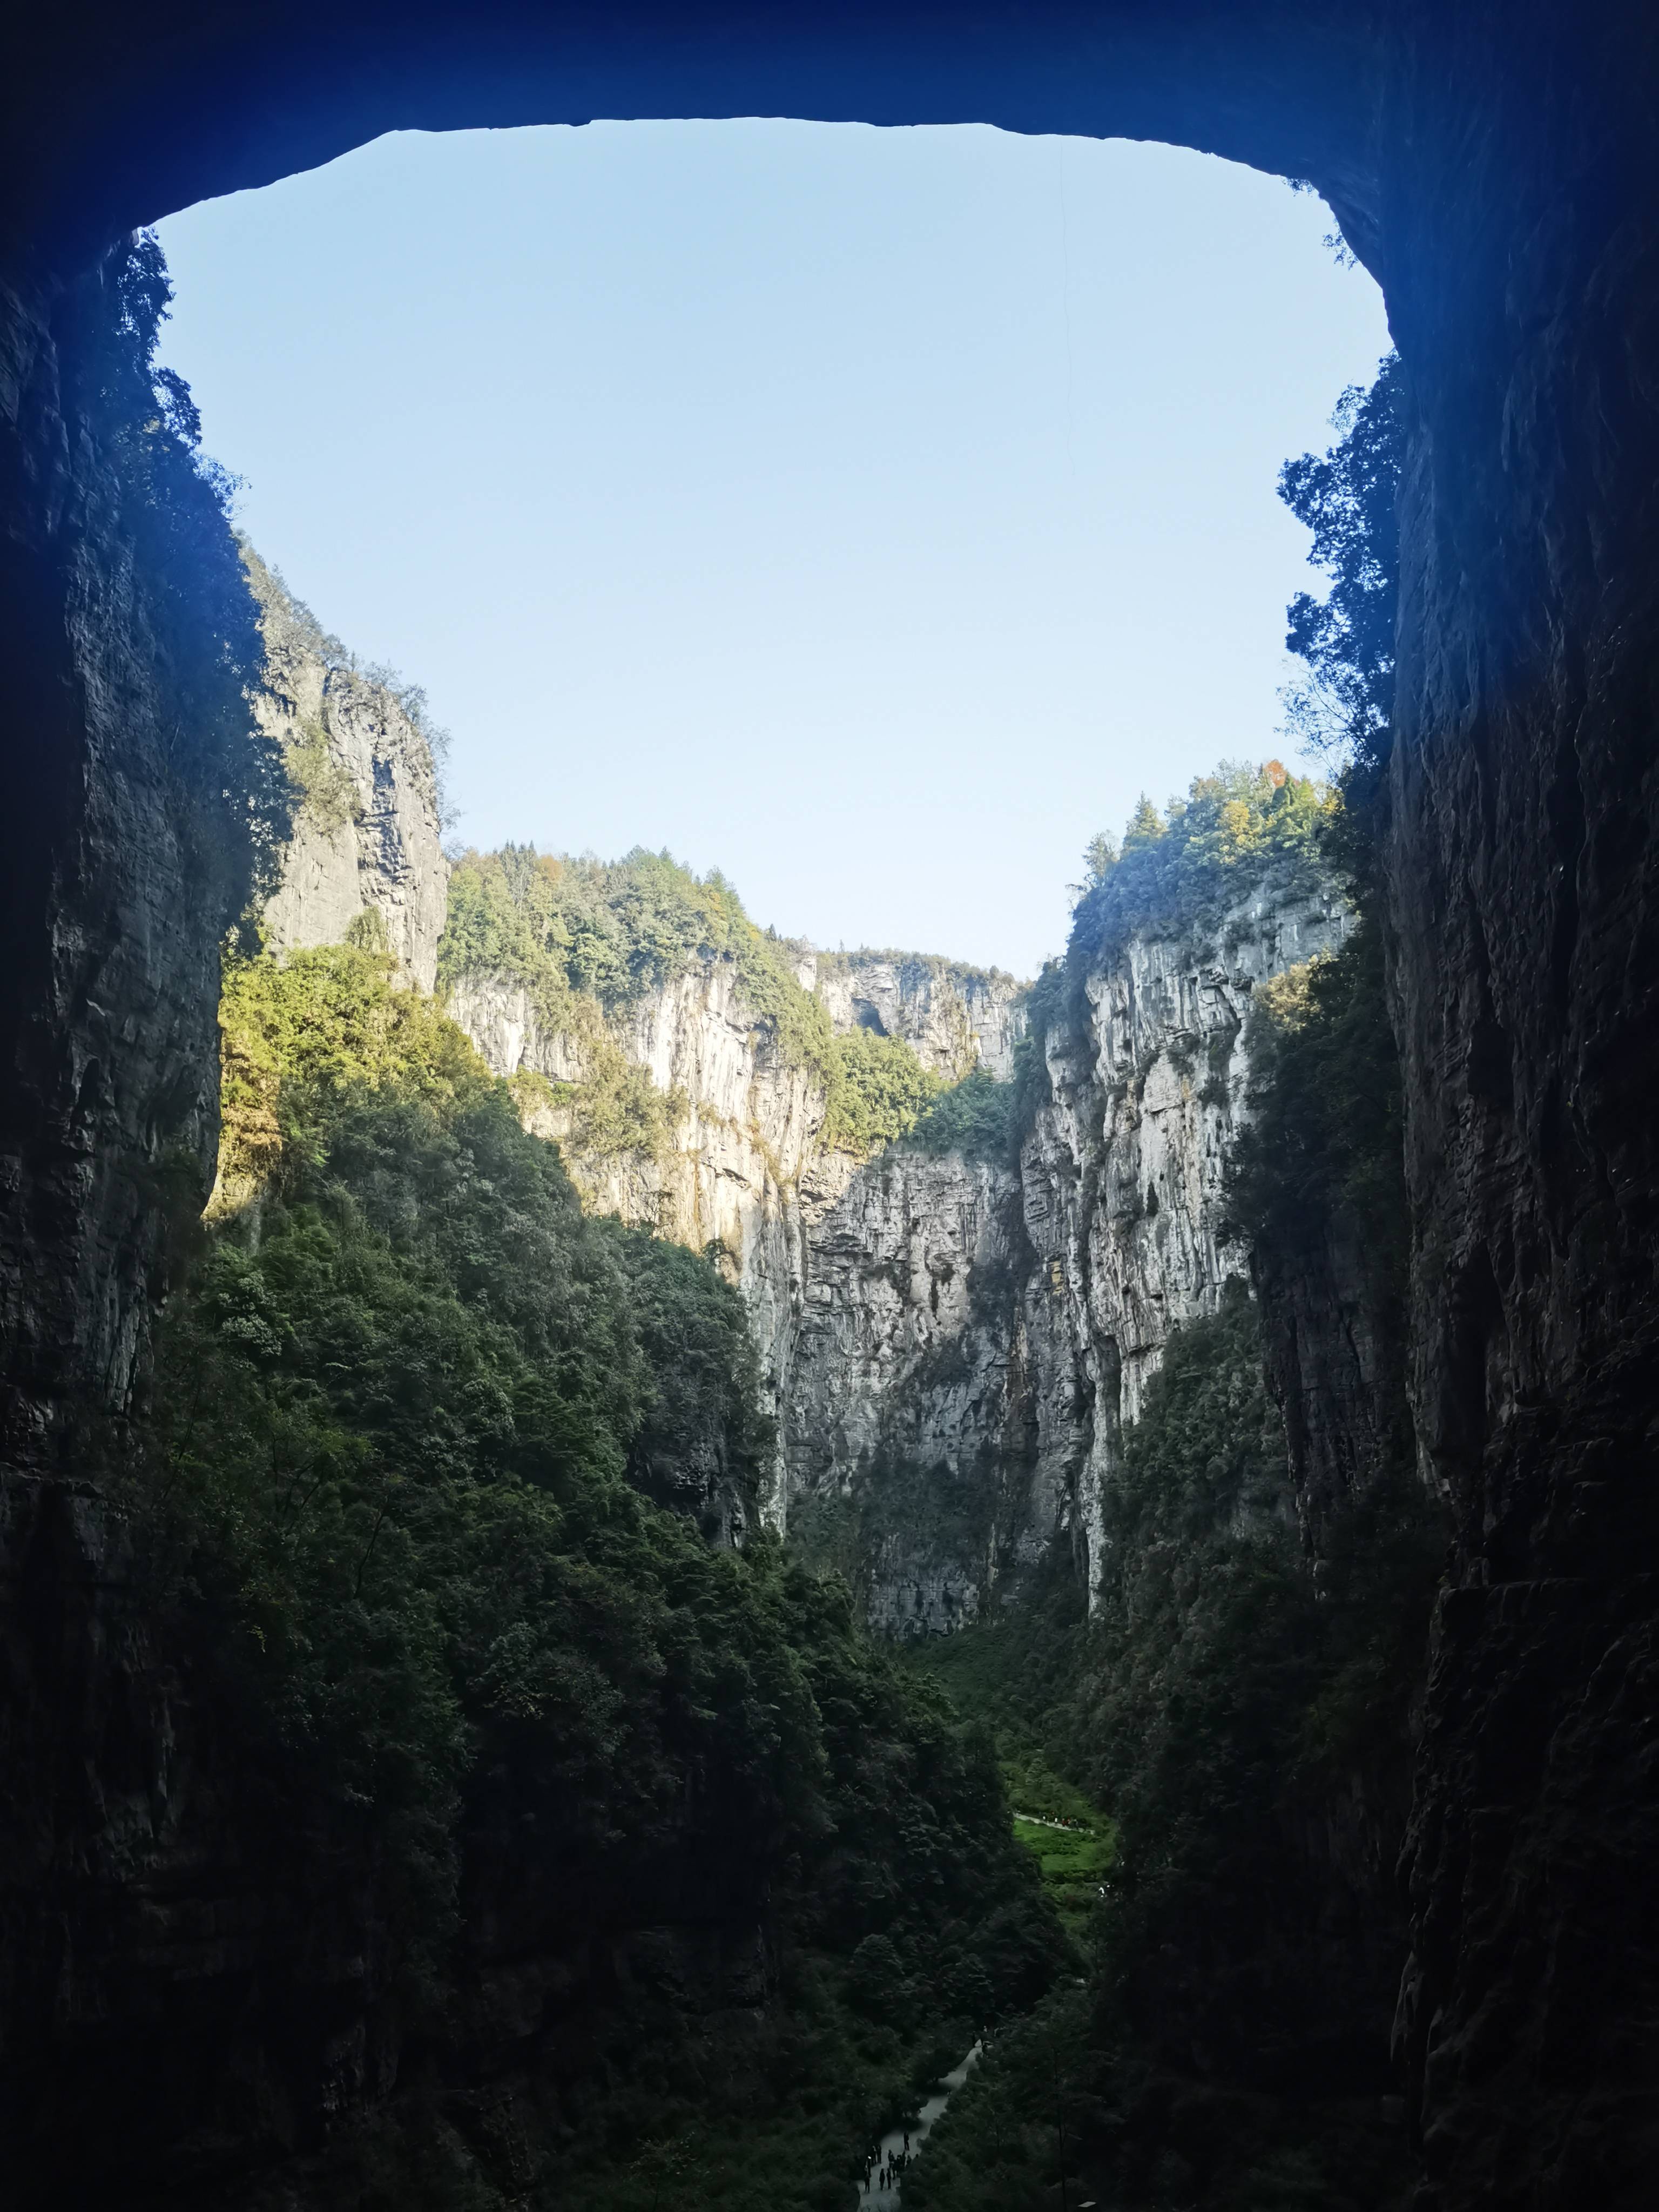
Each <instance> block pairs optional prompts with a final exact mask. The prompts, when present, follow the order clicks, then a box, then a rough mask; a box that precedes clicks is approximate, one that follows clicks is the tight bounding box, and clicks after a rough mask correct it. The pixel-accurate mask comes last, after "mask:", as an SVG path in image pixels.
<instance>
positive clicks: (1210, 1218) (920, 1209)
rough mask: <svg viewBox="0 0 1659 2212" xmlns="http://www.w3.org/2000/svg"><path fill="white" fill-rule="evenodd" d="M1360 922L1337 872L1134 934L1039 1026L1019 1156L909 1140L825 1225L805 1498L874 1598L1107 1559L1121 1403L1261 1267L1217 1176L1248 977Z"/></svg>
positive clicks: (1329, 944) (815, 1306)
mask: <svg viewBox="0 0 1659 2212" xmlns="http://www.w3.org/2000/svg"><path fill="white" fill-rule="evenodd" d="M1349 926H1350V917H1349V915H1348V911H1347V909H1346V906H1345V905H1344V904H1343V902H1342V901H1341V900H1340V897H1338V896H1337V895H1336V894H1335V893H1334V891H1329V892H1319V893H1315V894H1313V895H1311V896H1310V895H1309V894H1308V893H1307V892H1305V891H1296V892H1285V891H1283V890H1275V889H1274V887H1273V886H1272V885H1270V884H1263V885H1262V886H1261V887H1260V888H1259V889H1258V890H1257V891H1256V892H1255V895H1254V896H1251V897H1249V898H1248V899H1246V900H1244V901H1242V902H1240V903H1239V904H1238V905H1237V906H1236V907H1235V908H1233V910H1232V911H1231V912H1230V913H1229V914H1227V915H1225V916H1222V917H1219V918H1218V920H1217V921H1216V922H1215V923H1214V924H1213V926H1212V927H1211V928H1210V929H1209V930H1208V932H1207V933H1204V934H1200V933H1193V932H1188V933H1185V934H1183V935H1181V936H1169V937H1152V936H1149V937H1137V938H1133V939H1131V940H1130V941H1129V942H1128V944H1127V945H1125V946H1124V947H1123V949H1122V951H1121V954H1120V955H1119V956H1118V957H1116V958H1115V959H1113V960H1111V961H1110V962H1109V963H1106V964H1105V965H1103V967H1102V968H1101V969H1099V970H1098V971H1097V972H1096V973H1094V974H1091V975H1089V976H1088V977H1087V978H1086V980H1085V986H1084V996H1083V1000H1082V1002H1081V1004H1080V1005H1079V1006H1078V1007H1077V1008H1076V1009H1075V1010H1074V1011H1073V1014H1072V1016H1071V1017H1070V1018H1062V1019H1060V1020H1059V1021H1056V1022H1053V1023H1051V1024H1049V1025H1048V1027H1047V1028H1046V1030H1045V1031H1044V1033H1043V1035H1042V1037H1041V1039H1040V1043H1041V1048H1042V1055H1043V1065H1044V1069H1045V1073H1046V1082H1045V1083H1044V1085H1043V1093H1042V1097H1041V1099H1040V1103H1039V1104H1038V1107H1037V1109H1036V1115H1035V1117H1034V1120H1033V1124H1032V1127H1031V1128H1030V1133H1028V1134H1027V1135H1026V1137H1025V1138H1024V1142H1023V1144H1022V1146H1021V1149H1020V1154H1019V1158H1018V1163H1017V1164H1016V1163H1013V1162H1004V1163H997V1164H987V1163H984V1162H978V1161H975V1162H969V1161H966V1160H963V1159H962V1158H945V1159H943V1160H933V1159H929V1158H926V1157H924V1156H921V1155H919V1154H916V1153H915V1152H908V1151H906V1150H905V1149H903V1148H900V1149H898V1150H897V1151H896V1152H891V1153H890V1154H888V1155H887V1156H885V1157H884V1158H881V1159H879V1160H877V1161H875V1162H873V1163H872V1164H871V1165H870V1166H869V1167H867V1168H866V1169H864V1170H861V1171H860V1174H859V1175H857V1176H854V1179H853V1181H852V1182H851V1183H850V1184H849V1186H848V1188H847V1190H846V1191H845V1192H844V1193H843V1194H842V1196H841V1198H840V1199H839V1200H837V1201H836V1204H835V1205H834V1206H831V1208H830V1209H829V1212H828V1213H827V1214H826V1215H825V1216H824V1217H823V1219H822V1220H821V1221H820V1222H818V1223H817V1225H815V1226H814V1227H813V1229H812V1231H811V1234H810V1236H809V1238H808V1247H807V1268H808V1281H807V1289H806V1299H805V1316H804V1318H803V1322H802V1327H801V1334H800V1342H799V1352H798V1355H797V1358H796V1364H795V1368H794V1371H793V1378H792V1382H791V1386H790V1393H789V1423H788V1429H787V1451H788V1465H789V1483H790V1490H791V1494H792V1499H793V1501H796V1502H795V1503H794V1504H793V1506H792V1510H793V1511H794V1512H795V1514H796V1516H797V1518H798V1519H799V1515H800V1511H801V1507H800V1504H799V1501H801V1500H805V1499H811V1500H812V1501H814V1510H813V1511H812V1512H811V1516H810V1526H811V1528H812V1529H813V1531H814V1534H813V1541H814V1542H815V1543H816V1542H820V1541H821V1542H823V1543H824V1544H826V1545H827V1546H828V1547H829V1548H830V1549H832V1550H833V1551H834V1552H835V1553H836V1555H837V1556H839V1557H841V1558H842V1559H843V1561H844V1563H845V1564H847V1565H848V1566H849V1567H850V1568H851V1569H852V1570H853V1571H854V1573H855V1574H856V1575H857V1577H858V1578H859V1580H860V1583H862V1584H863V1585H864V1587H865V1588H866V1590H867V1592H868V1601H869V1605H870V1609H871V1614H872V1619H873V1620H877V1621H879V1622H881V1623H882V1624H883V1625H884V1626H889V1627H894V1628H899V1629H902V1630H906V1631H924V1630H925V1631H938V1630H940V1629H945V1628H949V1627H951V1626H957V1625H958V1624H959V1623H961V1622H962V1621H963V1620H969V1619H971V1618H972V1617H973V1616H974V1614H975V1613H976V1612H977V1611H978V1610H979V1609H980V1608H981V1607H982V1606H983V1605H984V1604H986V1603H987V1601H989V1599H990V1598H991V1597H992V1595H993V1594H994V1592H995V1591H996V1590H997V1589H998V1588H999V1586H1000V1585H1006V1583H1007V1580H1008V1577H1010V1576H1011V1575H1013V1574H1015V1573H1017V1571H1018V1570H1019V1569H1020V1568H1022V1567H1030V1566H1031V1565H1035V1564H1036V1563H1037V1562H1038V1561H1039V1560H1041V1559H1042V1558H1044V1557H1045V1556H1046V1555H1047V1553H1048V1550H1049V1547H1051V1546H1052V1545H1053V1543H1054V1541H1056V1539H1058V1538H1061V1537H1064V1538H1066V1539H1069V1541H1071V1542H1072V1543H1073V1546H1074V1547H1075V1548H1076V1550H1077V1553H1078V1554H1079V1565H1080V1566H1081V1567H1082V1569H1083V1571H1085V1573H1086V1575H1087V1576H1088V1577H1089V1579H1090V1582H1091V1586H1092V1584H1093V1583H1095V1582H1096V1581H1097V1579H1098V1574H1099V1569H1100V1543H1101V1534H1100V1492H1101V1486H1102V1484H1103V1482H1104V1481H1105V1480H1108V1479H1109V1473H1110V1468H1111V1466H1112V1464H1113V1456H1114V1452H1115V1439H1116V1437H1117V1433H1118V1430H1119V1426H1120V1425H1121V1423H1122V1422H1124V1421H1127V1420H1133V1419H1135V1418H1136V1416H1137V1414H1138V1413H1139V1407H1140V1402H1141V1395H1142V1393H1143V1391H1144V1389H1145V1386H1146V1381H1147V1378H1148V1377H1149V1376H1151V1375H1152V1373H1153V1372H1154V1371H1155V1370H1156V1369H1157V1366H1158V1360H1159V1358H1160V1356H1161V1353H1162V1350H1163V1346H1164V1342H1165V1341H1166V1340H1167V1338H1168V1336H1169V1334H1170V1330H1171V1329H1172V1328H1176V1327H1178V1326H1179V1325H1180V1323H1181V1322H1183V1321H1186V1320H1189V1319H1191V1318H1192V1317H1193V1316H1195V1315H1198V1314H1201V1313H1208V1312H1212V1311H1213V1310H1214V1308H1215V1304H1216V1302H1217V1300H1218V1297H1220V1294H1221V1291H1222V1289H1223V1286H1224V1285H1225V1283H1226V1281H1227V1280H1228V1279H1229V1278H1230V1277H1231V1276H1232V1275H1236V1274H1238V1273H1242V1272H1243V1267H1244V1264H1245V1263H1244V1255H1243V1253H1242V1252H1241V1251H1240V1250H1239V1249H1237V1247H1233V1246H1229V1245H1228V1244H1226V1243H1225V1242H1224V1239H1223V1235H1222V1225H1223V1218H1224V1215H1225V1204H1224V1199H1223V1189H1222V1179H1223V1173H1224V1170H1225V1164H1226V1158H1227V1153H1228V1146H1229V1139H1230V1134H1231V1130H1232V1128H1233V1127H1234V1124H1235V1120H1236V1117H1237V1115H1238V1114H1239V1113H1240V1112H1241V1110H1242V1109H1243V1095H1244V1091H1245V1087H1246V1079H1247V1051H1246V1043H1245V1037H1246V1030H1245V1017H1246V1015H1247V1013H1248V1012H1249V1005H1250V995H1251V993H1252V991H1253V990H1254V989H1255V987H1257V986H1258V985H1259V984H1261V982H1263V981H1266V980H1267V978H1268V977H1270V976H1273V975H1279V974H1281V973H1283V972H1284V971H1285V969H1289V968H1291V967H1294V966H1296V965H1297V964H1299V963H1303V962H1305V961H1308V960H1310V959H1314V958H1316V957H1320V956H1321V955H1322V954H1327V953H1329V952H1331V951H1334V950H1335V949H1336V947H1337V946H1338V945H1340V943H1341V941H1342V939H1343V937H1344V935H1345V933H1346V930H1347V928H1348V927H1349Z"/></svg>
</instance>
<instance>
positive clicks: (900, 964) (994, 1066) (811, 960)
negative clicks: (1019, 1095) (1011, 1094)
mask: <svg viewBox="0 0 1659 2212" xmlns="http://www.w3.org/2000/svg"><path fill="white" fill-rule="evenodd" d="M795 975H796V977H797V980H798V981H799V983H800V985H801V987H802V988H803V989H804V990H807V991H814V992H816V993H817V996H818V997H819V998H820V999H821V1000H823V1005H824V1007H825V1009H826V1011H827V1012H828V1013H829V1018H830V1021H831V1022H832V1023H833V1024H835V1028H836V1032H837V1034H838V1035H840V1036H845V1035H846V1034H847V1033H848V1030H854V1029H866V1030H873V1031H874V1032H875V1034H876V1035H877V1036H896V1037H902V1038H903V1039H904V1041H905V1042H906V1043H907V1044H908V1045H909V1046H910V1047H911V1048H912V1049H913V1050H914V1052H915V1054H916V1057H917V1058H918V1059H919V1060H921V1064H922V1066H924V1067H926V1068H927V1069H928V1070H929V1071H930V1073H933V1074H934V1075H939V1076H943V1077H944V1079H945V1081H946V1082H947V1083H959V1082H960V1081H961V1079H962V1078H963V1076H964V1075H971V1074H972V1073H973V1072H974V1070H975V1068H976V1067H982V1068H983V1069H984V1070H985V1072H986V1073H987V1075H993V1076H994V1077H995V1078H996V1079H997V1081H998V1082H999V1083H1006V1082H1007V1080H1008V1079H1009V1078H1010V1077H1011V1076H1012V1073H1013V1072H1014V1047H1015V1046H1016V1044H1018V1042H1019V1040H1020V1038H1021V1037H1022V1036H1024V1034H1025V998H1026V994H1027V992H1028V990H1029V988H1030V986H1029V985H1027V984H1024V983H1021V982H1018V981H1016V980H1015V979H1014V977H1013V976H1012V975H1004V974H1003V972H1002V970H1001V969H1000V968H988V969H987V968H966V967H963V965H962V964H961V963H960V962H957V961H953V960H940V959H938V958H935V957H931V956H929V955H927V954H926V953H920V952H820V951H817V950H816V949H815V948H814V947H812V946H811V945H803V946H802V947H801V948H800V950H799V956H798V957H797V960H796V965H795Z"/></svg>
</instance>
